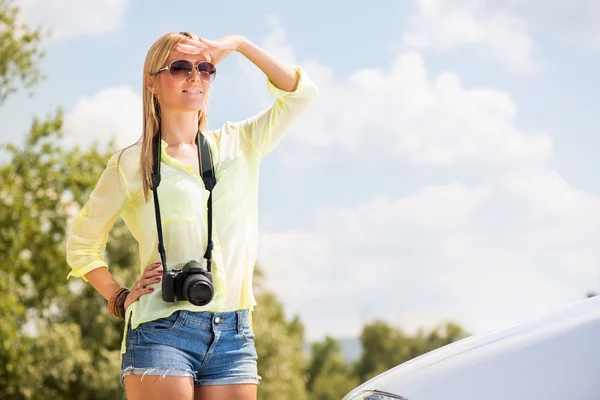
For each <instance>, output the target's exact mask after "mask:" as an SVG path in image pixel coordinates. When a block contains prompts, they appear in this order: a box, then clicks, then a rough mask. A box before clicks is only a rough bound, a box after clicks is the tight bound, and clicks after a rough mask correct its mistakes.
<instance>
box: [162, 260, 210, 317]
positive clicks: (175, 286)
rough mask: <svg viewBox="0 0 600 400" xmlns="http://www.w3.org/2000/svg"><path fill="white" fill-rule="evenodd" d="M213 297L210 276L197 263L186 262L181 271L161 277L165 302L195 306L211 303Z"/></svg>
mask: <svg viewBox="0 0 600 400" xmlns="http://www.w3.org/2000/svg"><path fill="white" fill-rule="evenodd" d="M214 295H215V289H214V287H213V283H212V274H211V273H210V272H208V271H207V270H205V269H204V268H203V267H202V265H201V264H200V263H199V262H198V261H194V260H191V261H188V262H187V263H186V264H185V265H184V266H183V268H181V269H172V270H168V271H165V273H164V274H163V277H162V298H163V300H164V301H166V302H170V303H173V302H176V301H181V300H187V301H189V302H190V303H192V304H194V305H196V306H204V305H206V304H208V303H210V302H211V300H212V299H213V297H214Z"/></svg>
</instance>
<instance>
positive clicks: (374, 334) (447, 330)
mask: <svg viewBox="0 0 600 400" xmlns="http://www.w3.org/2000/svg"><path fill="white" fill-rule="evenodd" d="M467 336H469V334H468V333H467V332H465V331H464V330H463V328H461V327H460V326H459V325H457V324H455V323H452V322H447V323H445V324H443V325H441V326H438V327H436V328H434V329H432V330H431V331H429V332H427V331H426V330H424V329H420V330H419V331H418V332H417V333H416V334H415V335H414V336H411V335H409V334H406V333H405V332H404V331H403V330H401V329H399V328H395V327H393V326H391V325H390V324H388V323H387V322H385V321H374V322H372V323H370V324H367V325H365V326H364V327H363V329H362V332H361V335H360V340H361V343H362V348H363V353H362V356H361V358H360V359H359V360H358V361H357V363H356V364H355V371H356V375H357V377H358V379H359V380H360V382H365V381H366V380H368V379H370V378H372V377H374V376H375V375H378V374H380V373H381V372H383V371H386V370H388V369H390V368H392V367H394V366H396V365H399V364H401V363H403V362H406V361H408V360H410V359H413V358H415V357H417V356H420V355H422V354H425V353H427V352H429V351H431V350H435V349H437V348H439V347H442V346H445V345H447V344H450V343H452V342H455V341H457V340H459V339H462V338H465V337H467Z"/></svg>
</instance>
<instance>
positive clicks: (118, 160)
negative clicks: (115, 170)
mask: <svg viewBox="0 0 600 400" xmlns="http://www.w3.org/2000/svg"><path fill="white" fill-rule="evenodd" d="M141 154H142V144H141V143H140V142H137V143H134V144H132V145H131V146H127V147H125V148H122V149H120V150H118V151H116V152H115V153H113V154H112V156H111V157H110V160H109V161H108V164H109V166H110V165H111V164H112V165H115V166H118V167H119V168H120V169H122V170H129V171H135V170H137V169H139V167H140V156H141Z"/></svg>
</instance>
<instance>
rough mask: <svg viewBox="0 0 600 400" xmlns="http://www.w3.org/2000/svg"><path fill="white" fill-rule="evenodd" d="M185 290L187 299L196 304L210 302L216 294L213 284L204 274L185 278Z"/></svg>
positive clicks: (201, 304) (202, 304) (200, 304)
mask: <svg viewBox="0 0 600 400" xmlns="http://www.w3.org/2000/svg"><path fill="white" fill-rule="evenodd" d="M183 291H184V296H186V298H187V300H188V301H189V302H190V303H192V304H194V305H196V306H204V305H206V304H208V303H210V301H211V300H212V298H213V295H214V291H213V287H212V284H211V283H210V281H209V280H208V279H207V278H206V277H205V276H202V275H195V276H194V275H193V276H189V277H188V278H187V279H186V280H185V283H184V288H183Z"/></svg>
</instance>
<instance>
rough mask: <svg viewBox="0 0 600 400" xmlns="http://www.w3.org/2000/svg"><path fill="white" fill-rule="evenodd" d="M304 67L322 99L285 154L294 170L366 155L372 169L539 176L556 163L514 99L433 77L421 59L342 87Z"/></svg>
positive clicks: (359, 76)
mask: <svg viewBox="0 0 600 400" xmlns="http://www.w3.org/2000/svg"><path fill="white" fill-rule="evenodd" d="M303 65H305V66H306V69H307V70H308V71H309V73H310V74H311V76H312V77H313V78H314V80H315V81H316V82H317V84H318V86H319V88H320V95H319V98H318V99H317V102H316V104H315V105H314V106H313V107H312V108H311V109H310V110H309V112H308V113H307V115H306V116H305V117H304V118H302V120H301V122H300V123H299V124H298V125H297V126H296V127H295V128H294V129H293V131H292V132H290V143H289V144H284V145H283V146H282V147H283V148H284V149H283V150H282V151H284V152H285V153H286V154H285V157H282V159H284V160H285V162H287V164H288V166H289V167H290V168H293V167H294V166H295V165H296V166H298V165H300V166H303V165H305V164H304V161H303V162H299V161H300V159H302V160H304V157H305V155H306V153H311V154H312V155H313V156H314V155H315V154H320V155H321V159H320V161H324V160H326V159H331V158H332V157H336V156H338V157H339V156H350V155H351V156H353V157H357V156H365V154H367V156H368V157H370V158H369V160H368V161H370V162H377V161H381V160H382V159H390V158H391V159H397V160H405V161H408V162H410V163H412V164H414V165H420V166H423V165H428V166H453V167H456V166H463V167H464V166H466V167H473V166H476V167H478V168H482V167H483V168H489V169H492V168H493V169H498V168H500V169H506V168H509V169H518V168H532V167H535V168H538V167H541V166H545V165H546V164H547V163H548V161H549V159H550V158H551V155H552V141H551V139H550V137H549V136H548V135H547V134H545V133H537V132H534V133H531V132H525V131H523V130H522V129H520V128H519V127H518V126H517V125H516V116H517V110H516V105H515V104H514V101H513V100H512V98H511V97H510V95H509V94H508V93H506V92H504V91H501V90H497V89H490V88H465V87H464V86H463V85H462V83H461V82H460V78H459V77H458V76H457V75H456V74H455V73H452V72H443V73H440V74H439V75H437V76H434V77H430V76H429V75H428V72H427V70H426V68H425V65H424V61H423V59H422V57H421V56H420V55H418V54H416V53H404V54H401V55H399V56H397V57H396V58H395V59H394V60H393V61H392V65H391V67H390V68H389V70H383V69H379V68H368V69H361V70H357V71H355V72H354V73H352V74H351V75H350V76H349V77H347V78H345V79H344V80H342V81H336V80H335V78H334V77H333V74H331V72H330V70H328V69H327V68H326V67H324V66H321V65H319V64H318V63H315V62H312V63H306V64H303ZM298 144H301V145H304V146H306V147H305V148H304V150H306V151H299V150H298ZM364 148H368V149H369V152H365V151H363V149H364ZM309 149H310V151H308V150H309Z"/></svg>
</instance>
